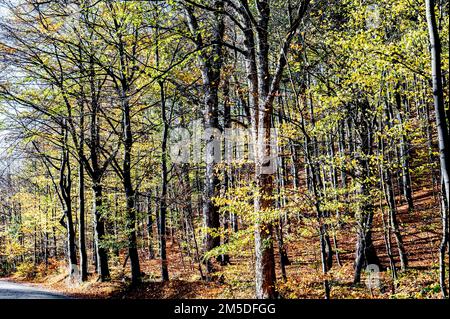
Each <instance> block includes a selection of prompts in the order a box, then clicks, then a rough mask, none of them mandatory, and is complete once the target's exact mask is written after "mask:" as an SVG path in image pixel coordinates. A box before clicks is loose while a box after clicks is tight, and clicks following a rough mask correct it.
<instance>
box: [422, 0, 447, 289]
mask: <svg viewBox="0 0 450 319" xmlns="http://www.w3.org/2000/svg"><path fill="white" fill-rule="evenodd" d="M425 4H426V16H427V23H428V33H429V36H430V52H431V73H432V75H431V76H432V83H433V98H434V109H435V117H436V126H437V131H438V142H439V161H440V166H441V179H442V183H441V185H442V193H443V196H442V197H443V200H442V202H443V205H442V241H441V246H440V261H439V264H440V267H439V268H440V284H441V292H442V296H443V297H444V298H447V296H448V293H447V287H446V284H445V259H446V258H445V254H446V250H447V245H448V236H449V235H448V232H449V225H448V224H449V216H448V214H449V213H448V211H449V203H450V177H449V172H450V163H449V153H450V137H449V136H448V134H449V132H448V127H447V122H446V118H445V117H446V115H445V105H444V92H443V86H442V69H441V41H440V38H439V33H438V29H437V26H436V15H435V11H434V9H435V2H434V0H425ZM447 260H448V255H447Z"/></svg>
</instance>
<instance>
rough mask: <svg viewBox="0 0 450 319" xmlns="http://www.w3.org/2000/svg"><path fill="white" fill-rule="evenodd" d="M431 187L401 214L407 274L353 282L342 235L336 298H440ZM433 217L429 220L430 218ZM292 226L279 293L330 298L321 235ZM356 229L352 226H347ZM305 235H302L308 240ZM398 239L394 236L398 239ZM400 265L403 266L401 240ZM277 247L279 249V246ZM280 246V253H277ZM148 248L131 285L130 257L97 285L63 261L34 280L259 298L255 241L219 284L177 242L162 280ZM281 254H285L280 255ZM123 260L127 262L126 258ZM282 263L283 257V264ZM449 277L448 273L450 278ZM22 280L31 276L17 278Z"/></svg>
mask: <svg viewBox="0 0 450 319" xmlns="http://www.w3.org/2000/svg"><path fill="white" fill-rule="evenodd" d="M433 196H434V195H433V192H432V191H431V189H427V188H424V189H420V190H419V189H416V190H415V192H414V203H415V209H414V210H413V211H412V212H408V209H407V206H406V205H400V206H399V207H398V212H399V214H398V218H399V224H400V227H401V231H402V235H403V239H404V244H405V248H406V251H407V255H408V259H409V267H408V269H407V270H406V271H399V272H398V280H397V282H396V283H394V282H393V280H392V279H391V273H390V271H389V270H384V271H382V272H381V273H380V286H379V288H375V289H372V290H370V289H369V288H368V287H367V285H366V284H365V278H364V277H363V278H362V283H361V284H360V285H356V286H355V285H353V284H352V278H353V258H354V250H355V238H354V230H352V229H348V230H346V231H341V232H338V236H337V244H338V250H339V253H340V261H341V266H339V265H337V263H336V258H334V260H333V262H334V264H333V267H332V269H331V271H330V273H329V277H328V278H329V281H330V283H331V297H332V298H440V286H439V280H438V278H439V270H438V261H439V256H438V250H439V243H440V237H441V235H440V233H441V231H440V219H439V218H440V213H439V209H438V207H436V206H434V204H433V203H436V201H435V200H434V199H433ZM380 215H381V214H379V212H378V213H377V214H376V217H375V220H374V223H375V227H374V233H373V237H374V245H375V246H376V249H377V252H378V255H379V258H380V260H381V262H382V266H383V267H385V268H387V266H388V265H389V261H388V257H387V254H386V249H385V242H384V235H383V227H382V221H381V217H380ZM424 221H425V222H424ZM298 226H299V225H295V226H294V225H292V229H291V230H295V231H294V233H293V234H292V236H291V237H290V238H286V246H287V251H288V256H289V259H290V262H291V264H290V265H289V266H287V267H286V273H287V280H286V281H282V280H281V273H280V272H279V273H277V278H278V284H277V285H278V291H279V292H280V295H281V297H282V298H300V299H304V298H317V299H319V298H323V286H322V279H323V276H322V274H321V264H320V255H319V241H318V237H317V236H315V235H314V234H311V233H309V234H307V233H306V234H305V232H302V233H301V234H300V233H298V234H297V233H296V231H298V232H301V230H302V227H298ZM343 227H350V226H345V225H344V226H343ZM298 238H301V239H300V240H299V239H298ZM393 241H394V239H393ZM392 246H393V253H394V254H395V260H396V266H397V267H398V268H399V266H400V263H399V259H398V254H397V251H396V245H395V241H394V242H393V245H392ZM275 248H277V247H275ZM275 251H277V250H275ZM146 254H147V253H146V252H145V251H144V250H142V251H141V270H142V272H143V273H145V276H144V281H143V283H142V284H141V285H140V286H139V287H137V288H135V289H129V288H128V287H129V281H128V277H129V273H128V268H129V267H128V265H127V266H126V267H125V268H124V267H123V261H124V257H125V256H124V255H121V256H120V258H118V259H117V260H115V262H114V261H113V265H112V266H111V278H112V279H111V281H109V282H103V283H102V282H97V281H96V277H95V276H94V275H90V277H89V280H88V281H87V282H85V283H82V284H80V283H73V282H69V281H68V279H67V275H65V273H66V271H65V269H64V267H63V265H54V266H53V269H54V270H53V271H51V272H50V273H49V274H48V275H46V276H41V277H40V278H37V279H34V280H33V281H31V284H32V285H36V286H39V287H44V288H46V289H50V290H53V291H57V292H60V293H64V294H66V295H68V296H71V297H78V298H131V299H134V298H145V299H160V298H161V299H166V298H179V299H184V298H212V299H214V298H253V297H254V271H253V269H254V265H253V263H252V260H253V258H252V251H251V246H250V245H249V248H248V253H247V255H245V254H244V255H242V252H241V256H236V257H235V256H231V264H230V265H227V266H225V267H221V266H219V265H217V268H218V272H217V275H218V278H219V280H216V281H214V282H205V281H202V280H200V278H201V277H200V275H199V271H198V264H195V263H194V262H193V261H192V260H191V259H190V258H189V257H187V256H185V255H182V254H181V252H180V247H179V245H178V244H177V242H176V240H174V241H171V240H170V239H169V242H168V259H169V274H170V277H171V278H170V279H171V280H170V281H168V282H161V280H160V277H159V276H160V275H159V273H160V262H159V260H158V259H154V260H149V259H148V258H147V255H146ZM277 259H278V258H277ZM119 261H120V262H119ZM279 268H280V267H278V260H277V269H278V270H279ZM447 278H448V276H447ZM9 279H11V280H14V281H18V282H30V280H27V279H24V278H20V277H17V276H15V277H11V278H9Z"/></svg>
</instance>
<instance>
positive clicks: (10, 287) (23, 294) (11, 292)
mask: <svg viewBox="0 0 450 319" xmlns="http://www.w3.org/2000/svg"><path fill="white" fill-rule="evenodd" d="M67 298H68V297H67V296H64V295H62V294H58V293H54V292H51V291H47V290H44V289H41V288H36V287H32V286H29V285H26V284H18V283H14V282H11V281H6V280H0V299H67Z"/></svg>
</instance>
